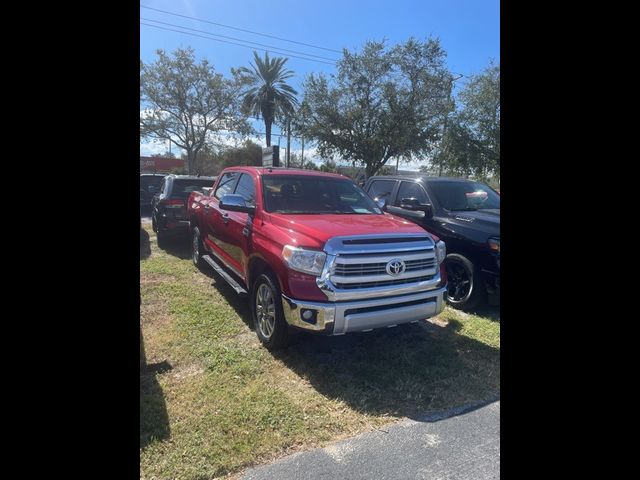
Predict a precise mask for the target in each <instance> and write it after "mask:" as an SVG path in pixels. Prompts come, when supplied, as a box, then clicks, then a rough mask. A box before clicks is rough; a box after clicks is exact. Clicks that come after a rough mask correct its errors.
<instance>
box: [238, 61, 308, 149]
mask: <svg viewBox="0 0 640 480" xmlns="http://www.w3.org/2000/svg"><path fill="white" fill-rule="evenodd" d="M253 57H254V61H255V63H252V64H251V67H252V69H253V70H250V69H248V68H247V67H240V68H239V69H238V70H239V71H240V73H241V74H242V75H243V77H244V81H245V82H246V83H247V84H248V85H250V87H249V88H248V89H247V90H246V91H244V92H243V93H242V95H243V96H244V99H243V107H244V109H245V111H246V112H248V113H249V114H251V115H255V116H256V117H260V116H262V119H263V120H264V126H265V130H266V134H267V147H270V146H271V125H272V124H273V121H274V120H275V119H277V118H286V117H290V116H291V115H292V114H293V112H294V110H295V107H296V106H297V104H298V100H297V99H296V94H297V93H298V92H296V91H295V90H294V89H293V88H292V87H291V86H290V85H287V83H286V82H285V80H287V79H288V78H291V77H292V76H293V75H294V73H293V72H292V71H291V70H287V69H285V68H284V64H285V63H287V60H289V59H288V58H273V59H270V58H269V53H266V52H265V54H264V60H263V59H262V58H260V57H259V56H258V54H257V53H256V52H255V51H254V52H253Z"/></svg>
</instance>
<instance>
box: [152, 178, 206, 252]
mask: <svg viewBox="0 0 640 480" xmlns="http://www.w3.org/2000/svg"><path fill="white" fill-rule="evenodd" d="M215 181H216V177H196V176H192V175H167V176H166V177H165V178H164V180H163V181H162V185H161V186H160V191H159V193H157V194H156V195H155V196H154V197H153V200H152V203H151V207H152V211H151V227H152V228H153V231H154V232H156V234H157V236H158V246H160V245H162V243H163V242H164V241H165V239H166V238H167V237H169V236H173V237H175V236H184V237H185V238H186V237H188V236H189V219H188V218H187V208H186V207H187V205H186V203H187V199H188V198H189V194H190V193H191V192H193V191H194V190H197V191H200V192H203V191H204V189H206V188H212V187H213V184H214V183H215Z"/></svg>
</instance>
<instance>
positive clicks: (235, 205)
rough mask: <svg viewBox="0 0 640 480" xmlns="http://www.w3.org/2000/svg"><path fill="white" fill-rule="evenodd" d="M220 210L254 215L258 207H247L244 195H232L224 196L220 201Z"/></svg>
mask: <svg viewBox="0 0 640 480" xmlns="http://www.w3.org/2000/svg"><path fill="white" fill-rule="evenodd" d="M220 208H221V209H222V210H229V211H230V212H243V213H248V214H249V215H253V214H255V213H256V207H254V206H251V205H247V202H245V200H244V197H243V196H242V195H237V194H235V193H230V194H228V195H224V196H223V197H222V199H221V200H220Z"/></svg>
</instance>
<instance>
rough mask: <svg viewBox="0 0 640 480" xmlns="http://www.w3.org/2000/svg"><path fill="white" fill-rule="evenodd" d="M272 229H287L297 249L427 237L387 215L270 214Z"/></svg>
mask: <svg viewBox="0 0 640 480" xmlns="http://www.w3.org/2000/svg"><path fill="white" fill-rule="evenodd" d="M271 222H272V223H273V225H275V226H277V227H279V228H281V229H284V230H286V231H287V232H288V234H289V235H290V236H291V237H292V239H294V238H295V239H296V240H297V242H296V243H297V244H298V245H302V246H304V245H305V244H307V245H308V242H306V241H305V240H306V239H305V238H304V237H307V238H308V239H311V240H312V242H311V243H316V242H317V243H320V244H322V245H324V244H325V242H326V241H327V240H329V239H330V238H333V237H340V236H348V235H367V234H385V233H390V232H393V233H427V232H426V231H425V230H424V229H422V228H421V227H419V226H418V225H416V224H415V223H413V222H410V221H408V220H405V219H403V218H400V217H396V216H393V215H390V214H388V213H385V214H383V215H324V214H323V215H297V214H296V215H282V214H271Z"/></svg>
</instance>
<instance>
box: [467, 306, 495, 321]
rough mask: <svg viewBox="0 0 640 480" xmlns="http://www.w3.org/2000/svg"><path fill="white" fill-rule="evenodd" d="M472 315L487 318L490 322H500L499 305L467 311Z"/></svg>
mask: <svg viewBox="0 0 640 480" xmlns="http://www.w3.org/2000/svg"><path fill="white" fill-rule="evenodd" d="M467 313H470V314H472V315H478V316H480V317H484V318H488V319H490V320H493V321H496V322H500V305H489V304H487V305H483V306H481V307H477V308H474V309H473V310H470V311H468V312H467Z"/></svg>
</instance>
